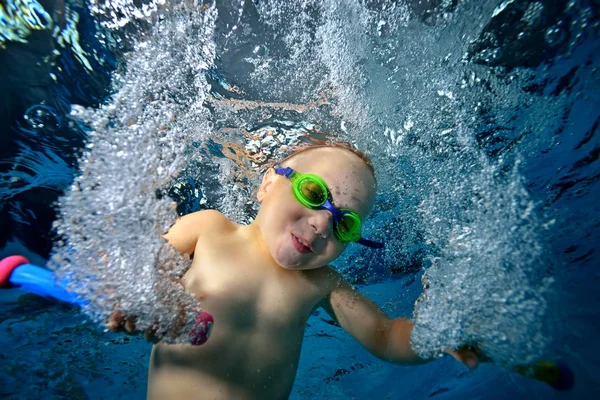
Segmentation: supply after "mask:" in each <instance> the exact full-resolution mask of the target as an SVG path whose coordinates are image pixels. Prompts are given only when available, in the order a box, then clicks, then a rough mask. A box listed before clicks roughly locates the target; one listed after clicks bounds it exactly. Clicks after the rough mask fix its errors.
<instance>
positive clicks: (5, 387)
mask: <svg viewBox="0 0 600 400" xmlns="http://www.w3.org/2000/svg"><path fill="white" fill-rule="evenodd" d="M9 2H10V0H9ZM40 3H41V4H42V5H43V6H44V7H46V9H48V10H56V9H64V8H62V7H64V4H62V2H61V1H55V0H46V1H40ZM371 3H373V4H371ZM432 3H435V2H432ZM449 3H453V2H449ZM517 3H519V4H520V7H522V8H525V7H526V5H528V4H530V3H533V2H532V1H521V2H517ZM542 3H544V5H545V6H546V7H548V9H550V10H553V12H555V14H552V12H551V13H550V14H548V15H547V16H546V17H547V19H548V21H547V24H546V25H545V28H547V27H549V26H551V25H552V24H553V23H554V22H556V19H557V18H560V15H561V12H563V11H564V7H566V3H567V2H560V1H557V2H542ZM369 4H370V6H373V7H375V6H376V5H377V2H369ZM223 7H225V6H223ZM247 7H248V8H251V7H252V6H251V4H248V5H247ZM575 7H588V8H590V10H591V19H590V24H592V23H593V22H597V21H598V12H599V4H598V2H596V1H590V2H585V1H582V2H578V3H575ZM68 9H69V10H71V11H75V12H77V13H78V15H79V16H80V20H79V22H78V24H77V27H76V29H77V31H78V32H79V35H80V43H81V45H82V46H83V48H84V49H85V50H86V51H87V52H88V53H90V54H91V53H92V52H93V51H95V52H96V54H97V57H96V58H90V62H91V63H92V67H93V72H90V71H89V70H88V69H86V68H85V66H84V65H82V63H81V62H80V61H79V60H78V59H77V58H76V55H75V53H74V52H73V51H71V49H69V48H68V47H67V48H63V47H58V46H57V45H56V43H55V42H54V41H53V39H52V37H51V35H50V34H49V33H48V32H44V31H40V32H34V33H33V34H32V35H31V36H29V38H28V43H15V42H7V44H6V48H5V49H0V76H1V79H2V80H1V82H0V102H1V111H0V129H2V132H1V136H0V161H2V164H0V172H2V173H9V172H10V171H13V172H14V171H19V169H24V170H27V168H28V167H27V165H25V164H24V163H21V164H18V163H17V161H16V160H17V158H18V157H19V155H22V154H25V153H27V152H28V151H29V152H34V153H38V152H43V151H46V152H47V151H48V150H52V151H53V153H54V154H56V155H58V157H59V158H60V160H58V161H57V160H55V162H50V163H49V164H47V166H45V167H44V168H48V169H51V170H52V169H54V171H55V172H56V174H57V175H59V177H58V178H57V179H56V182H58V183H57V185H55V186H52V187H31V188H28V189H27V190H24V191H22V192H18V191H13V192H14V194H13V195H11V196H10V197H4V198H2V199H1V200H2V203H1V204H0V224H1V227H2V229H1V230H0V246H6V247H5V250H4V251H3V252H2V255H7V254H8V253H11V252H19V253H25V254H27V255H29V256H30V257H31V259H32V260H33V261H37V262H40V263H43V260H44V258H46V257H48V254H49V252H50V250H51V247H52V242H53V240H55V238H54V237H53V233H52V230H51V224H52V221H53V220H54V219H55V211H54V208H53V206H52V204H53V202H54V201H55V200H56V199H57V198H58V196H59V195H60V194H61V189H65V188H67V187H68V185H69V182H70V180H71V179H72V175H73V174H74V173H75V171H76V170H77V162H76V158H77V155H78V153H79V151H80V149H81V148H82V146H83V143H84V141H85V137H86V133H85V132H86V128H85V127H83V126H79V125H77V124H76V123H75V122H73V121H71V120H69V119H68V118H67V115H68V113H69V110H70V105H71V104H79V105H82V106H86V107H97V106H98V105H99V104H101V103H103V102H104V101H105V100H106V99H107V96H108V95H109V93H110V89H109V82H110V76H111V73H112V72H113V71H114V70H115V69H119V68H126V67H125V65H124V64H123V63H122V55H123V54H124V53H125V52H126V51H127V50H128V47H127V46H128V45H127V43H128V41H127V37H128V35H129V34H130V32H129V31H128V29H129V30H130V31H133V32H136V31H138V34H139V31H143V29H144V28H145V27H144V24H141V23H140V24H138V25H136V26H130V27H128V28H127V29H125V30H123V31H121V32H120V33H119V34H115V35H114V36H112V37H110V36H109V37H107V36H105V37H99V36H98V35H97V32H98V27H97V25H96V24H95V21H94V19H93V17H91V16H90V15H89V13H88V11H87V9H86V7H85V5H84V4H83V3H78V2H77V3H71V2H69V5H68ZM431 9H435V7H434V6H433V5H432V6H431ZM225 11H227V10H225ZM229 11H230V10H229ZM251 11H252V10H250V11H247V18H252V17H253V15H254V14H252V12H251ZM447 11H448V12H452V8H450V9H448V10H447ZM221 15H222V17H221V18H222V20H221V22H220V23H219V24H218V26H217V32H218V33H219V32H226V31H227V26H228V25H227V18H228V16H230V15H231V13H230V14H228V12H223V13H222V14H221ZM420 17H421V20H422V22H423V23H429V22H430V20H429V19H428V18H430V16H429V14H428V13H425V12H424V13H422V14H420ZM511 24H512V25H511ZM516 24H518V19H517V18H516V17H515V19H514V20H511V19H510V18H507V19H506V20H503V21H501V22H500V23H499V22H498V21H497V20H495V21H490V23H489V26H488V27H486V30H487V31H493V32H494V33H495V34H496V35H497V36H496V38H497V40H496V42H494V43H493V44H492V43H489V42H488V41H486V40H484V39H483V38H482V39H481V40H480V41H479V42H477V43H475V44H474V46H473V53H472V54H471V55H470V57H469V59H468V62H471V63H480V64H483V65H486V66H488V67H489V68H490V69H493V70H494V71H495V73H497V74H499V75H502V74H506V77H507V79H508V76H509V74H510V73H511V72H514V71H515V70H517V71H518V70H519V69H522V70H524V71H527V72H528V73H532V79H531V84H530V85H529V86H527V87H526V88H525V90H528V91H530V92H531V93H536V94H537V95H539V96H540V98H544V99H548V98H553V97H556V98H558V97H559V96H563V98H565V97H566V99H567V101H566V102H564V106H563V107H562V109H561V113H560V114H559V115H556V124H555V126H556V129H555V130H553V131H538V132H533V133H531V132H523V131H522V130H519V129H518V127H516V125H518V124H513V125H512V126H511V127H510V129H507V128H505V127H502V126H498V125H497V124H495V120H494V115H490V114H489V113H488V114H486V113H485V112H482V113H480V114H479V115H475V117H476V118H478V119H479V120H478V121H479V123H480V130H479V132H477V137H476V140H477V143H478V144H479V146H480V147H481V149H483V150H484V151H485V152H486V153H487V154H488V155H489V157H490V158H492V159H493V158H497V157H500V156H502V157H517V156H518V158H519V159H520V160H521V161H520V166H519V171H520V173H521V175H522V177H523V180H524V182H525V186H526V188H527V190H528V192H529V195H530V196H531V198H532V199H533V200H534V202H535V204H536V208H537V212H538V213H539V214H540V215H543V216H544V217H548V218H545V220H553V224H552V226H551V227H550V228H549V229H547V230H545V231H544V232H545V233H544V235H545V236H544V238H543V240H544V242H545V243H546V245H547V246H545V248H546V249H547V253H546V254H544V259H546V260H548V262H547V264H546V265H541V266H540V271H542V274H541V275H543V276H553V277H554V278H555V286H554V288H553V290H554V291H556V292H557V293H560V295H559V296H558V298H559V299H560V303H561V304H560V307H558V305H557V307H556V308H555V310H556V315H554V316H553V318H552V322H553V323H556V322H558V323H559V324H560V325H561V327H562V329H557V330H556V331H555V332H556V333H555V337H554V338H553V342H552V345H551V348H550V349H549V352H548V353H549V356H550V357H552V358H563V359H565V360H566V361H567V362H568V363H569V364H570V365H571V366H572V368H573V369H574V371H575V373H576V376H577V384H576V387H575V389H574V390H573V391H572V392H568V393H558V392H555V391H553V390H552V389H550V388H549V387H548V386H547V385H545V384H542V383H539V382H535V381H533V380H530V379H527V378H524V377H521V376H519V375H516V374H513V373H510V372H507V371H505V370H502V369H500V368H499V367H496V366H494V365H489V364H487V365H482V366H481V367H480V368H478V369H477V370H475V371H468V370H466V369H465V368H464V367H462V366H461V365H459V364H458V363H456V362H454V361H453V360H452V359H450V358H448V357H445V358H442V359H440V360H438V361H436V362H434V363H431V364H428V365H425V366H420V367H397V366H392V365H388V364H385V363H383V362H381V361H379V360H376V359H375V358H374V357H372V356H371V355H369V354H368V353H367V352H365V351H364V350H363V349H362V348H360V346H359V345H358V344H356V343H355V342H354V341H353V340H352V339H351V338H350V337H349V336H348V335H347V334H345V333H344V332H343V331H341V330H340V329H339V328H337V327H335V326H334V324H333V323H332V321H330V320H329V318H328V317H327V316H326V315H325V314H324V313H323V312H317V313H315V315H314V316H313V317H312V318H311V319H310V320H309V322H308V326H307V329H306V341H305V347H304V351H303V353H302V359H301V365H300V368H299V371H298V379H297V381H296V384H295V386H294V391H293V394H292V397H291V398H293V399H308V398H310V399H316V398H357V399H358V398H365V397H370V398H373V399H387V398H389V399H400V398H407V399H423V398H437V399H465V398H473V399H475V398H480V399H505V398H513V399H529V398H538V399H542V398H544V399H553V398H556V399H562V398H578V399H579V398H597V397H596V396H597V395H599V394H600V378H599V376H598V374H599V373H600V345H599V344H598V341H597V339H598V333H597V332H598V331H599V330H600V322H599V321H600V318H599V317H600V316H599V310H600V309H599V305H600V302H599V300H598V295H597V288H598V284H599V283H600V272H599V270H598V263H599V260H600V258H599V256H598V253H597V248H598V242H599V240H600V227H599V222H600V218H599V216H598V212H597V207H598V202H599V200H600V184H599V179H598V178H599V176H600V164H599V163H598V156H599V154H600V140H599V134H598V130H599V129H600V94H599V89H600V72H599V68H600V56H599V55H598V54H599V51H600V40H599V38H598V36H597V34H598V30H597V29H588V30H586V31H585V35H583V36H582V37H581V38H580V39H579V41H578V44H577V45H576V46H574V47H573V48H567V46H566V45H564V46H562V47H561V46H560V45H559V46H549V45H548V44H547V43H546V42H544V41H539V40H538V39H539V38H537V39H536V37H535V35H533V36H534V37H533V38H529V39H530V40H529V41H526V42H525V43H520V42H517V41H516V40H515V39H514V38H513V37H512V36H510V34H509V33H510V32H511V29H512V30H514V29H517V27H516ZM265 32H266V33H264V32H263V33H264V34H265V35H268V34H270V33H269V32H268V27H265ZM566 32H567V33H565V34H566V35H569V34H570V33H569V31H568V30H567V31H566ZM571 34H575V33H574V31H573V32H571ZM218 40H219V39H218V38H217V42H218ZM567 42H569V40H564V43H567ZM219 44H220V45H222V46H225V47H226V45H227V43H226V41H225V43H219ZM494 47H495V48H500V49H501V50H503V53H501V54H502V56H501V57H496V58H494V59H493V60H491V61H490V60H485V59H484V57H479V56H478V55H481V54H482V52H483V50H485V49H489V48H494ZM55 48H56V49H57V50H58V51H59V55H54V56H50V57H49V55H51V54H52V50H54V49H55ZM235 56H236V54H233V55H232V52H229V53H224V56H223V58H221V59H219V60H218V61H217V69H216V70H214V71H212V76H211V79H213V80H212V83H213V84H214V87H213V93H216V94H218V95H223V94H224V92H223V90H222V87H221V86H219V84H218V79H219V77H223V76H227V78H228V79H235V76H236V68H241V67H240V66H238V65H237V64H236V63H235V61H236V59H235ZM237 56H238V57H242V55H239V54H238V55H237ZM228 57H230V58H228ZM478 57H479V58H478ZM99 60H101V61H99ZM238 61H239V58H238ZM50 73H53V74H54V75H55V76H56V79H55V80H53V79H50V78H49V76H50V75H49V74H50ZM240 75H243V74H240ZM236 83H238V84H240V85H242V86H243V82H236ZM225 94H228V95H230V96H231V95H232V94H231V93H225ZM247 95H248V97H250V98H252V93H247ZM263 100H272V99H263ZM513 111H514V115H515V120H518V119H519V117H520V116H522V115H524V114H526V113H527V112H528V110H527V107H525V106H524V107H523V108H520V109H515V110H513ZM215 146H216V145H214V144H213V145H212V146H210V145H209V146H207V149H208V150H209V151H210V150H211V149H212V152H211V153H213V152H216V153H218V152H219V149H218V146H216V147H215ZM213 154H215V153H213ZM49 159H50V160H51V159H52V157H50V158H49ZM23 165H25V166H23ZM15 168H16V169H15ZM29 168H30V169H31V168H32V167H31V166H30V167H29ZM7 176H8V175H3V178H2V181H0V185H4V186H5V187H13V186H14V185H17V184H16V183H15V181H14V180H11V179H10V177H7ZM188 184H189V185H191V186H192V187H193V186H194V185H196V184H197V181H195V180H193V179H191V180H189V181H188ZM11 185H13V186H11ZM188 193H189V191H188ZM185 196H186V195H185V194H184V195H183V197H184V199H183V200H182V201H181V202H182V204H181V205H180V211H181V212H189V211H192V210H194V209H197V208H198V207H199V203H198V202H195V201H196V200H197V199H192V198H189V197H188V198H185ZM383 200H384V201H385V199H383ZM208 205H209V206H210V205H211V202H210V201H209V204H208ZM212 205H213V206H214V204H212ZM423 251H426V249H416V250H415V252H414V254H413V256H412V257H411V258H410V259H407V260H402V265H405V266H406V267H403V268H399V267H398V266H396V265H381V266H379V267H376V268H369V269H367V268H366V267H364V268H362V269H361V266H360V265H358V267H354V269H353V270H352V271H350V272H351V274H350V277H351V279H353V281H354V282H355V283H356V284H358V285H361V286H360V287H361V290H362V291H363V292H364V293H367V294H368V295H369V296H370V297H371V298H373V300H374V301H376V302H377V303H378V304H380V305H381V306H382V307H383V309H384V310H385V311H386V312H387V313H388V314H389V315H390V316H410V315H411V312H412V308H411V305H412V303H413V302H414V300H415V299H416V298H417V296H418V295H419V293H420V291H421V287H420V284H419V277H420V269H421V266H422V265H421V263H422V260H423V257H422V254H421V252H423ZM351 256H352V255H349V257H351ZM365 264H369V263H368V262H367V263H365ZM399 264H400V262H399ZM551 312H552V310H551ZM85 321H86V319H85V317H84V316H82V315H80V314H79V313H78V311H77V310H74V309H71V308H69V307H68V306H65V305H62V304H58V303H56V302H54V301H51V300H44V299H39V298H37V297H35V296H32V295H23V294H22V293H21V292H19V291H17V290H14V289H11V290H3V291H2V292H0V395H1V396H2V397H3V398H24V399H29V398H40V397H41V398H50V397H52V398H70V399H71V398H143V397H144V394H145V385H146V369H147V360H148V357H149V350H150V345H149V344H147V343H145V342H144V341H143V340H142V339H140V338H139V337H128V336H123V335H117V334H112V333H104V332H102V331H101V329H99V328H98V327H97V326H94V325H92V324H89V323H85Z"/></svg>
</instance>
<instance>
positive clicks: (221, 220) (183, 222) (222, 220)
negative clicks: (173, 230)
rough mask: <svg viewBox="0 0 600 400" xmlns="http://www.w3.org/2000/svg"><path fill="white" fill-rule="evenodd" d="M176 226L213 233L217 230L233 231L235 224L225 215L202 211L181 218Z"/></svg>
mask: <svg viewBox="0 0 600 400" xmlns="http://www.w3.org/2000/svg"><path fill="white" fill-rule="evenodd" d="M176 225H179V226H181V227H185V228H187V229H191V230H193V231H207V230H210V231H211V232H214V230H215V229H217V230H227V229H233V228H234V226H235V224H234V223H233V222H231V221H230V220H229V219H228V218H227V217H226V216H225V215H223V214H222V213H220V212H219V211H216V210H202V211H196V212H194V213H191V214H188V215H185V216H183V217H181V218H180V219H179V220H178V221H177V223H176Z"/></svg>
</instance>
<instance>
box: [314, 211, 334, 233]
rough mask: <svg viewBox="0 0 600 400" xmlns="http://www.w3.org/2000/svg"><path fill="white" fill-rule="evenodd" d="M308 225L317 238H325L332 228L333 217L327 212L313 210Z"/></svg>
mask: <svg viewBox="0 0 600 400" xmlns="http://www.w3.org/2000/svg"><path fill="white" fill-rule="evenodd" d="M309 223H310V226H311V227H312V228H313V230H314V231H315V233H316V234H317V235H318V236H321V237H322V238H326V237H328V236H329V235H330V234H331V230H332V228H333V215H331V213H330V212H329V211H327V210H315V211H313V213H312V216H311V218H310V219H309Z"/></svg>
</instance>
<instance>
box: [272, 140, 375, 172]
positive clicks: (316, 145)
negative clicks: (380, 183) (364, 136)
mask: <svg viewBox="0 0 600 400" xmlns="http://www.w3.org/2000/svg"><path fill="white" fill-rule="evenodd" d="M325 148H335V149H344V150H348V151H350V152H352V153H354V154H355V155H356V156H358V157H359V158H360V159H361V160H363V162H364V163H365V165H366V166H367V167H368V168H369V171H371V174H372V175H373V178H375V167H373V162H372V161H371V157H369V156H368V155H367V154H366V153H365V152H363V151H360V150H358V149H357V148H356V147H355V146H354V145H353V144H352V143H348V142H343V141H334V140H331V139H311V143H308V144H307V143H305V144H301V145H299V146H298V147H296V148H295V149H294V150H293V152H292V153H291V154H290V155H288V156H286V157H285V158H283V159H282V160H281V161H279V163H278V165H280V166H285V164H286V163H287V162H288V161H289V160H291V159H292V158H294V157H296V156H297V155H298V154H302V153H306V152H307V151H311V150H315V149H325Z"/></svg>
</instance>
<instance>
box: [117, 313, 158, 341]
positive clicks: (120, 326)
mask: <svg viewBox="0 0 600 400" xmlns="http://www.w3.org/2000/svg"><path fill="white" fill-rule="evenodd" d="M135 322H136V317H127V316H125V315H123V314H122V313H121V312H120V311H115V312H113V313H112V315H111V316H110V320H109V321H108V324H107V327H108V330H109V331H112V332H126V333H128V334H130V335H135V334H138V333H139V331H137V330H136V329H135ZM144 339H146V340H147V341H149V342H151V343H158V342H159V341H160V338H159V337H157V336H156V332H154V330H153V329H152V328H148V329H146V330H145V331H144Z"/></svg>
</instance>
